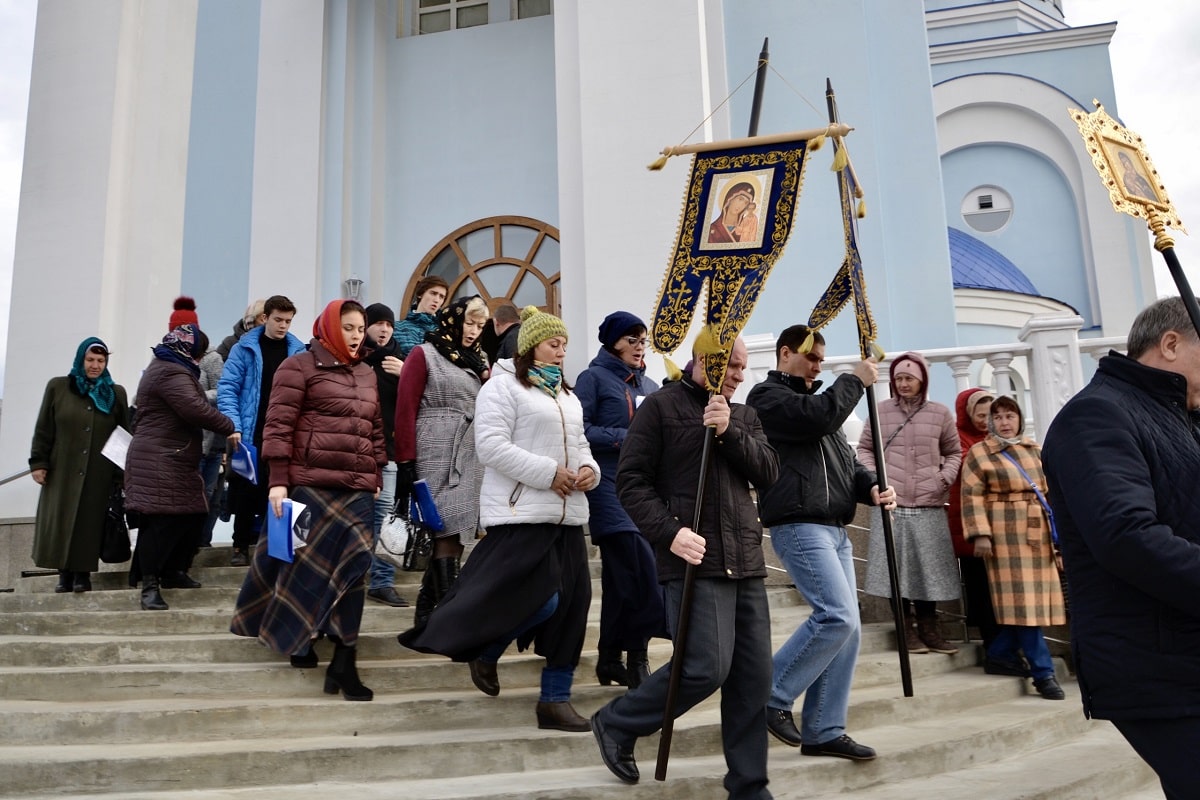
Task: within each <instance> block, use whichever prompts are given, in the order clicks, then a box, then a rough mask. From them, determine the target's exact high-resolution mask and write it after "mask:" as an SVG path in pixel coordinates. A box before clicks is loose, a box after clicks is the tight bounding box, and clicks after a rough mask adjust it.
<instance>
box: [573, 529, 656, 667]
mask: <svg viewBox="0 0 1200 800" xmlns="http://www.w3.org/2000/svg"><path fill="white" fill-rule="evenodd" d="M592 538H593V541H595V542H596V546H597V547H598V548H599V549H600V588H601V590H602V594H601V597H600V643H599V644H600V649H601V650H645V649H646V644H647V643H648V642H649V641H650V639H651V637H654V636H666V634H667V612H666V609H665V607H664V605H663V591H662V587H661V586H660V585H659V583H658V569H657V567H655V564H654V548H652V547H651V546H650V543H649V542H648V541H646V538H645V537H644V536H642V535H641V534H640V533H637V532H629V533H608V534H604V535H603V536H593V537H592Z"/></svg>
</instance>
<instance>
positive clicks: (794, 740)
mask: <svg viewBox="0 0 1200 800" xmlns="http://www.w3.org/2000/svg"><path fill="white" fill-rule="evenodd" d="M767 730H768V731H770V733H771V735H772V736H774V737H775V738H776V739H778V740H779V741H781V742H783V743H784V744H786V745H787V746H788V747H799V746H800V745H801V744H803V740H801V738H800V731H799V730H797V729H796V721H795V720H794V719H792V712H790V711H784V710H783V709H782V708H771V707H770V706H767Z"/></svg>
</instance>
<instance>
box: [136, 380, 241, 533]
mask: <svg viewBox="0 0 1200 800" xmlns="http://www.w3.org/2000/svg"><path fill="white" fill-rule="evenodd" d="M205 428H207V429H209V430H211V431H215V432H216V433H218V434H220V435H221V436H228V435H229V434H231V433H233V422H232V421H230V419H229V417H227V416H225V415H224V414H222V413H221V412H220V411H217V410H216V409H215V408H213V407H212V405H210V404H209V402H208V398H207V397H205V396H204V390H202V389H201V388H200V382H199V381H198V380H196V376H195V375H193V374H192V373H191V372H190V371H188V368H187V367H185V366H183V365H182V364H176V363H174V362H172V361H166V360H164V359H161V358H155V359H154V360H153V361H151V362H150V366H148V367H146V371H145V372H143V373H142V380H141V382H140V383H139V384H138V391H137V416H136V418H135V421H134V429H133V441H132V442H130V443H129V454H128V456H127V457H126V460H125V507H126V508H127V509H129V510H130V511H140V512H142V513H143V514H203V513H205V512H206V511H208V501H207V500H205V498H204V479H203V478H201V477H200V471H199V464H200V443H201V434H202V433H203V431H204V429H205Z"/></svg>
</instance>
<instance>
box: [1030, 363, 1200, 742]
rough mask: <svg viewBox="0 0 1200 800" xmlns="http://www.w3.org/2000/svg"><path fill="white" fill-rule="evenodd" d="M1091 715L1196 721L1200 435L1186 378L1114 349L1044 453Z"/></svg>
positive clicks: (1199, 704)
mask: <svg viewBox="0 0 1200 800" xmlns="http://www.w3.org/2000/svg"><path fill="white" fill-rule="evenodd" d="M1042 459H1043V465H1044V467H1045V470H1046V477H1047V479H1048V481H1049V484H1050V495H1049V498H1050V505H1051V506H1052V507H1053V509H1054V520H1055V525H1056V527H1057V529H1058V536H1059V543H1060V545H1061V547H1062V553H1063V563H1064V565H1065V567H1066V571H1067V582H1068V584H1069V586H1070V600H1071V646H1072V649H1073V651H1074V654H1075V666H1076V669H1077V670H1078V674H1079V685H1080V689H1081V691H1082V692H1083V703H1084V710H1085V712H1086V713H1088V714H1089V715H1090V716H1094V717H1098V718H1100V719H1116V720H1121V719H1147V718H1179V717H1197V716H1200V491H1197V488H1198V487H1197V483H1196V481H1197V476H1200V440H1198V439H1197V429H1196V428H1195V427H1194V423H1193V420H1192V418H1191V417H1190V416H1189V414H1188V412H1187V380H1186V379H1185V378H1184V377H1183V376H1182V375H1178V374H1176V373H1173V372H1164V371H1162V370H1158V369H1154V368H1151V367H1147V366H1145V365H1143V364H1139V363H1138V362H1137V361H1134V360H1132V359H1130V358H1128V357H1126V356H1123V355H1121V354H1119V353H1115V352H1113V353H1110V354H1109V355H1108V356H1106V357H1105V358H1103V359H1101V361H1100V365H1099V369H1098V370H1097V372H1096V375H1095V376H1094V377H1093V378H1092V381H1091V383H1089V384H1088V386H1086V387H1085V388H1084V389H1083V391H1081V392H1080V393H1079V394H1077V395H1075V397H1074V398H1072V399H1071V400H1070V402H1068V403H1067V404H1066V406H1064V407H1063V409H1062V410H1061V411H1060V412H1059V413H1058V416H1057V417H1055V419H1054V422H1053V423H1052V424H1051V425H1050V430H1049V432H1048V433H1047V435H1046V444H1045V446H1044V447H1043V449H1042Z"/></svg>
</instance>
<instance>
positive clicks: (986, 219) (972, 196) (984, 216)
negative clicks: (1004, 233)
mask: <svg viewBox="0 0 1200 800" xmlns="http://www.w3.org/2000/svg"><path fill="white" fill-rule="evenodd" d="M960 210H961V212H962V217H963V222H965V223H967V224H968V225H970V226H971V228H973V229H974V230H977V231H979V232H980V233H995V232H996V231H998V230H1000V229H1001V228H1003V227H1004V226H1005V225H1007V224H1008V220H1009V219H1010V218H1011V217H1012V212H1013V204H1012V197H1010V196H1009V194H1008V192H1006V191H1004V190H1003V189H1001V188H1000V187H999V186H977V187H976V188H974V189H972V190H971V191H969V192H967V196H966V197H964V198H963V201H962V207H961V209H960Z"/></svg>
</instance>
